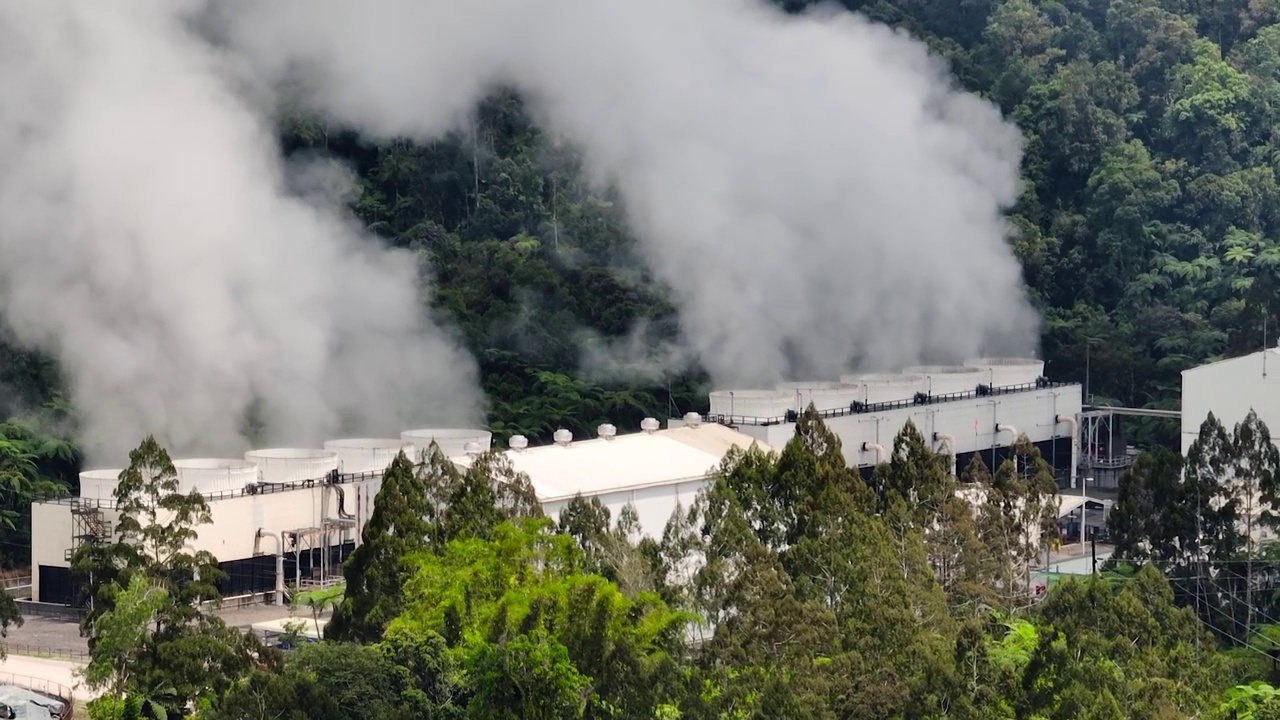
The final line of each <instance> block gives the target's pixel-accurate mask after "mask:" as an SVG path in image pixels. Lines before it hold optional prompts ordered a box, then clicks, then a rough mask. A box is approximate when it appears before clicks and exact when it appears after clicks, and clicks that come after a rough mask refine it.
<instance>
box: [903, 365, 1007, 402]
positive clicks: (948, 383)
mask: <svg viewBox="0 0 1280 720" xmlns="http://www.w3.org/2000/svg"><path fill="white" fill-rule="evenodd" d="M903 372H907V373H911V374H913V375H921V376H923V377H924V383H923V388H922V392H926V393H929V394H930V395H932V396H934V397H937V396H939V395H950V394H952V393H965V392H973V391H974V390H976V389H977V388H978V386H979V385H982V384H983V383H985V382H986V380H987V374H986V373H984V372H982V371H981V370H979V369H978V368H974V367H968V366H966V365H917V366H915V367H909V368H906V369H905V370H903Z"/></svg>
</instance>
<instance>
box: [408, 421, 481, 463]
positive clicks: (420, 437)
mask: <svg viewBox="0 0 1280 720" xmlns="http://www.w3.org/2000/svg"><path fill="white" fill-rule="evenodd" d="M400 439H401V440H406V441H409V442H412V443H413V445H414V447H416V448H418V452H426V451H427V449H428V448H430V447H431V443H433V442H434V443H435V444H436V445H439V446H440V452H442V453H444V456H445V457H447V458H453V457H462V456H463V455H466V454H467V450H468V447H467V446H468V445H471V444H472V443H474V444H476V445H478V446H480V451H481V452H488V451H489V448H491V447H493V433H491V432H489V431H488V430H477V429H474V428H424V429H421V430H405V431H404V432H402V433H400Z"/></svg>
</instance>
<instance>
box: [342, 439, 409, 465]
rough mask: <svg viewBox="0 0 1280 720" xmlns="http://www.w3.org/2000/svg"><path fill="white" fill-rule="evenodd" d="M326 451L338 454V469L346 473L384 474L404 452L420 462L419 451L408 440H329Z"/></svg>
mask: <svg viewBox="0 0 1280 720" xmlns="http://www.w3.org/2000/svg"><path fill="white" fill-rule="evenodd" d="M324 449H325V450H331V451H333V452H336V453H338V469H339V470H341V471H342V472H344V473H367V472H382V471H384V470H386V469H387V468H388V467H390V466H391V461H393V460H395V459H396V456H397V455H399V454H400V453H401V452H402V451H403V452H404V454H405V455H406V456H408V458H409V459H410V460H412V461H414V462H417V461H418V454H417V449H416V448H415V446H414V444H413V443H412V442H410V441H408V440H393V439H390V438H347V439H345V440H329V441H328V442H326V443H325V444H324Z"/></svg>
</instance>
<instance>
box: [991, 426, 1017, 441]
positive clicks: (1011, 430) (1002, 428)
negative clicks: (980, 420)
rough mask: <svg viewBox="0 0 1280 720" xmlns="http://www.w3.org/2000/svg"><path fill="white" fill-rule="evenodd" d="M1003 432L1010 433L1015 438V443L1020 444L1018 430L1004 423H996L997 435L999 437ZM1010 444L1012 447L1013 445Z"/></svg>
mask: <svg viewBox="0 0 1280 720" xmlns="http://www.w3.org/2000/svg"><path fill="white" fill-rule="evenodd" d="M1002 432H1007V433H1009V434H1010V435H1012V436H1013V442H1015V443H1016V442H1018V428H1016V427H1014V426H1012V425H1005V424H1004V423H996V434H997V435H999V434H1000V433H1002ZM1009 444H1010V445H1012V444H1013V443H1009Z"/></svg>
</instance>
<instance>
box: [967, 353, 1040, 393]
mask: <svg viewBox="0 0 1280 720" xmlns="http://www.w3.org/2000/svg"><path fill="white" fill-rule="evenodd" d="M965 365H968V366H969V367H972V368H977V369H978V370H979V371H980V372H981V373H982V377H983V378H984V379H983V381H982V382H983V384H984V385H989V386H991V387H993V388H1002V387H1015V386H1018V385H1034V384H1035V382H1036V380H1039V379H1040V378H1042V377H1044V361H1043V360H1036V359H1035V358H1000V357H997V358H978V359H976V360H968V361H966V362H965Z"/></svg>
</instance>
